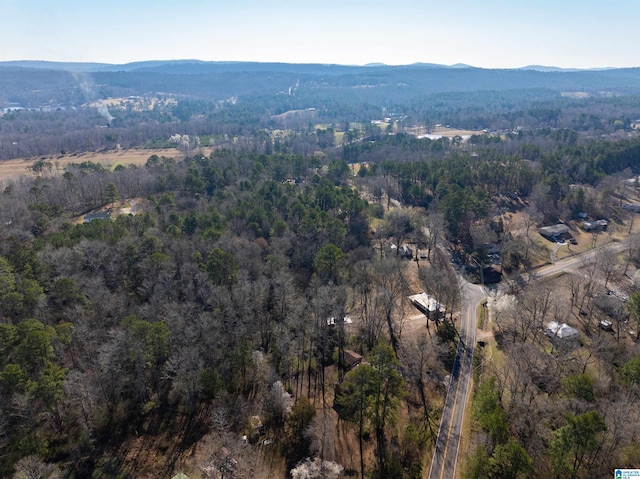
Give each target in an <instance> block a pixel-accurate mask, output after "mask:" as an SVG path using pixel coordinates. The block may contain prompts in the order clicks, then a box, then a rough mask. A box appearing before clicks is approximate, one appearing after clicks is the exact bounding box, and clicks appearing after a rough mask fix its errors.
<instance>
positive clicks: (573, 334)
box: [547, 321, 580, 340]
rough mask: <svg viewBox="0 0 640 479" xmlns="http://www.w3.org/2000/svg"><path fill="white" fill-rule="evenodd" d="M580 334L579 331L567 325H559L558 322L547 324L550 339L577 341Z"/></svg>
mask: <svg viewBox="0 0 640 479" xmlns="http://www.w3.org/2000/svg"><path fill="white" fill-rule="evenodd" d="M579 334H580V333H579V332H578V330H577V329H575V328H572V327H571V326H569V325H568V324H567V323H562V324H560V323H558V322H556V321H551V322H550V323H549V324H547V336H548V337H549V338H550V339H556V338H557V339H562V340H567V339H577V338H578V335H579Z"/></svg>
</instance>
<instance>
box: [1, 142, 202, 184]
mask: <svg viewBox="0 0 640 479" xmlns="http://www.w3.org/2000/svg"><path fill="white" fill-rule="evenodd" d="M205 153H206V154H208V152H205ZM151 155H158V156H166V157H170V158H176V159H180V158H183V157H184V153H182V152H181V151H179V150H178V149H176V148H162V149H149V150H147V149H131V150H119V151H116V150H110V151H104V152H99V153H96V152H88V153H81V154H72V155H60V156H47V157H45V156H43V157H40V158H18V159H13V160H6V161H1V162H0V178H5V179H6V178H15V177H19V176H24V175H32V174H33V171H32V169H31V168H32V167H33V165H34V163H35V162H36V161H39V160H43V161H46V162H49V163H51V165H52V168H51V171H46V170H45V171H44V172H43V174H45V175H54V176H55V175H58V174H62V173H64V169H65V167H66V166H68V165H69V164H72V163H82V162H85V161H90V162H92V163H99V164H101V165H102V166H104V167H105V168H108V169H110V170H112V169H113V168H115V167H116V166H118V165H122V166H125V167H126V166H129V165H135V166H144V164H145V163H146V162H147V160H148V159H149V157H150V156H151Z"/></svg>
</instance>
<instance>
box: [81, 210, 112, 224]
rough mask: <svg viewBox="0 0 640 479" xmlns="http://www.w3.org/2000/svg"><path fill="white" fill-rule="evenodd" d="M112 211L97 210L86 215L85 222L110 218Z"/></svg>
mask: <svg viewBox="0 0 640 479" xmlns="http://www.w3.org/2000/svg"><path fill="white" fill-rule="evenodd" d="M110 219H111V213H110V212H109V211H95V212H93V213H87V214H86V215H84V222H85V223H91V222H92V221H93V220H110Z"/></svg>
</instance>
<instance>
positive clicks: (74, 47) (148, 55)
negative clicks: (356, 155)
mask: <svg viewBox="0 0 640 479" xmlns="http://www.w3.org/2000/svg"><path fill="white" fill-rule="evenodd" d="M638 26H640V0H509V1H507V0H440V1H437V2H436V1H431V0H386V1H381V0H368V1H365V0H313V1H310V0H297V1H293V0H260V1H259V0H0V61H5V60H53V61H82V62H89V61H91V62H105V63H126V62H131V61H140V60H166V59H184V58H194V59H199V60H215V61H220V60H238V61H264V62H270V61H278V62H291V63H339V64H359V65H361V64H365V63H371V62H382V63H387V64H390V65H402V64H409V63H414V62H427V63H441V64H446V65H451V64H454V63H467V64H470V65H473V66H478V67H486V68H511V67H520V66H525V65H531V64H538V65H547V66H559V67H565V68H569V67H574V68H589V67H628V66H640V48H639V47H638Z"/></svg>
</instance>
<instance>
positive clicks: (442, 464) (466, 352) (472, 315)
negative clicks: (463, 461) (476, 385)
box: [428, 276, 486, 479]
mask: <svg viewBox="0 0 640 479" xmlns="http://www.w3.org/2000/svg"><path fill="white" fill-rule="evenodd" d="M458 284H459V285H460V303H461V311H460V340H459V341H458V349H457V351H456V358H455V360H454V363H453V369H452V371H451V378H450V380H449V390H448V392H447V397H446V399H445V403H444V410H443V411H442V421H441V422H440V429H439V430H438V438H437V440H436V447H435V451H434V453H433V460H432V461H431V468H430V469H429V476H428V477H429V479H453V478H454V477H455V473H456V464H457V462H458V448H459V446H460V438H461V435H462V423H463V420H464V413H465V409H466V406H467V402H468V401H467V400H468V398H469V392H470V391H471V377H472V372H473V352H474V350H475V345H476V310H477V308H478V305H480V303H481V302H482V301H483V300H484V299H485V298H486V294H485V292H484V288H482V287H481V286H478V285H474V284H471V283H469V282H467V281H466V280H464V279H463V278H461V277H460V276H459V277H458Z"/></svg>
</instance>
